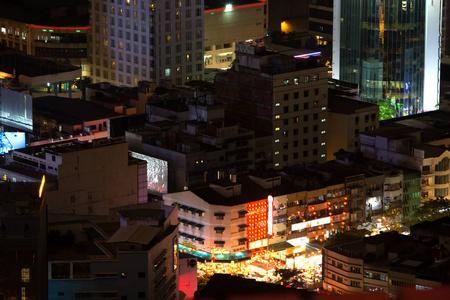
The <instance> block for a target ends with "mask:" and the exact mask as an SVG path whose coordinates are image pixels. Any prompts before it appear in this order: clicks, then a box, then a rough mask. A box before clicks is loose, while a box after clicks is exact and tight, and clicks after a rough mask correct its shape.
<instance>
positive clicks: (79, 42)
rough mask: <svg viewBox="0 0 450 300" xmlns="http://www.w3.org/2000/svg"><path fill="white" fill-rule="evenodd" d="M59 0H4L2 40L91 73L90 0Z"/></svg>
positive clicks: (88, 73) (24, 50) (1, 22)
mask: <svg viewBox="0 0 450 300" xmlns="http://www.w3.org/2000/svg"><path fill="white" fill-rule="evenodd" d="M55 3H56V2H55ZM55 3H51V4H50V3H45V5H40V3H37V2H36V3H32V2H27V3H19V2H18V3H14V1H1V5H2V7H3V9H2V11H1V12H0V24H1V28H0V30H1V31H0V43H1V44H4V45H5V46H7V47H8V48H14V49H16V50H18V51H20V52H22V53H23V54H28V55H32V56H36V57H42V58H47V59H56V60H59V61H61V62H69V63H70V64H71V65H73V66H78V67H80V68H81V69H82V75H81V76H89V75H90V73H91V71H90V65H89V63H88V41H87V40H88V35H89V32H90V27H89V14H88V1H78V3H67V2H65V3H61V2H58V3H56V4H55Z"/></svg>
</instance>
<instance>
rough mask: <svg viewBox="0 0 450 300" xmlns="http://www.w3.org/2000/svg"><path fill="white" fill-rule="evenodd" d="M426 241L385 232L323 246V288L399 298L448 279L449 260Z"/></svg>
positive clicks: (440, 283) (436, 285)
mask: <svg viewBox="0 0 450 300" xmlns="http://www.w3.org/2000/svg"><path fill="white" fill-rule="evenodd" d="M442 258H443V257H442V250H441V249H439V248H438V247H435V246H434V245H431V246H430V245H429V244H427V243H426V242H424V241H423V240H415V239H413V238H412V237H410V236H404V235H401V234H398V233H397V232H396V231H393V232H388V233H382V234H380V235H377V236H373V237H367V238H364V239H359V240H356V241H352V242H345V243H340V244H336V245H332V246H325V247H324V249H323V269H322V270H323V289H324V290H325V291H327V292H331V293H338V294H361V293H366V292H381V293H383V294H385V295H388V296H389V297H397V296H398V295H399V293H401V292H403V290H404V289H406V288H412V289H415V290H430V289H433V288H436V287H439V286H441V285H443V284H445V283H447V282H448V280H449V278H448V275H447V274H448V269H449V267H450V266H449V265H448V260H447V259H442Z"/></svg>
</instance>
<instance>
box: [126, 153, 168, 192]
mask: <svg viewBox="0 0 450 300" xmlns="http://www.w3.org/2000/svg"><path fill="white" fill-rule="evenodd" d="M130 153H131V156H132V157H135V158H139V159H142V160H145V161H146V162H147V189H149V190H151V191H156V192H160V193H167V186H168V180H169V167H168V164H167V161H165V160H162V159H158V158H155V157H151V156H148V155H144V154H141V153H137V152H133V151H130Z"/></svg>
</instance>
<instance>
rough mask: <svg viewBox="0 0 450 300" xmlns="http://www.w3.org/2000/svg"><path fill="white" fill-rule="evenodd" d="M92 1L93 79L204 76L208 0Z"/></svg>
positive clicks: (120, 81) (124, 81)
mask: <svg viewBox="0 0 450 300" xmlns="http://www.w3.org/2000/svg"><path fill="white" fill-rule="evenodd" d="M91 5H92V6H91V28H92V65H93V66H92V68H93V69H92V78H93V81H94V82H102V81H109V82H111V83H112V84H115V85H119V86H122V85H128V86H130V85H134V86H137V84H138V81H141V80H149V81H153V82H159V80H160V79H171V80H172V82H173V83H175V84H176V85H183V84H184V83H186V82H188V81H191V80H202V78H203V38H204V34H203V0H187V1H181V0H177V1H165V2H163V3H161V2H158V3H154V2H153V1H151V0H112V1H107V2H105V1H101V0H93V1H91Z"/></svg>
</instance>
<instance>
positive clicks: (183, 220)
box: [178, 219, 189, 224]
mask: <svg viewBox="0 0 450 300" xmlns="http://www.w3.org/2000/svg"><path fill="white" fill-rule="evenodd" d="M178 221H179V222H181V223H185V224H186V223H189V221H188V220H185V219H178Z"/></svg>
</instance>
